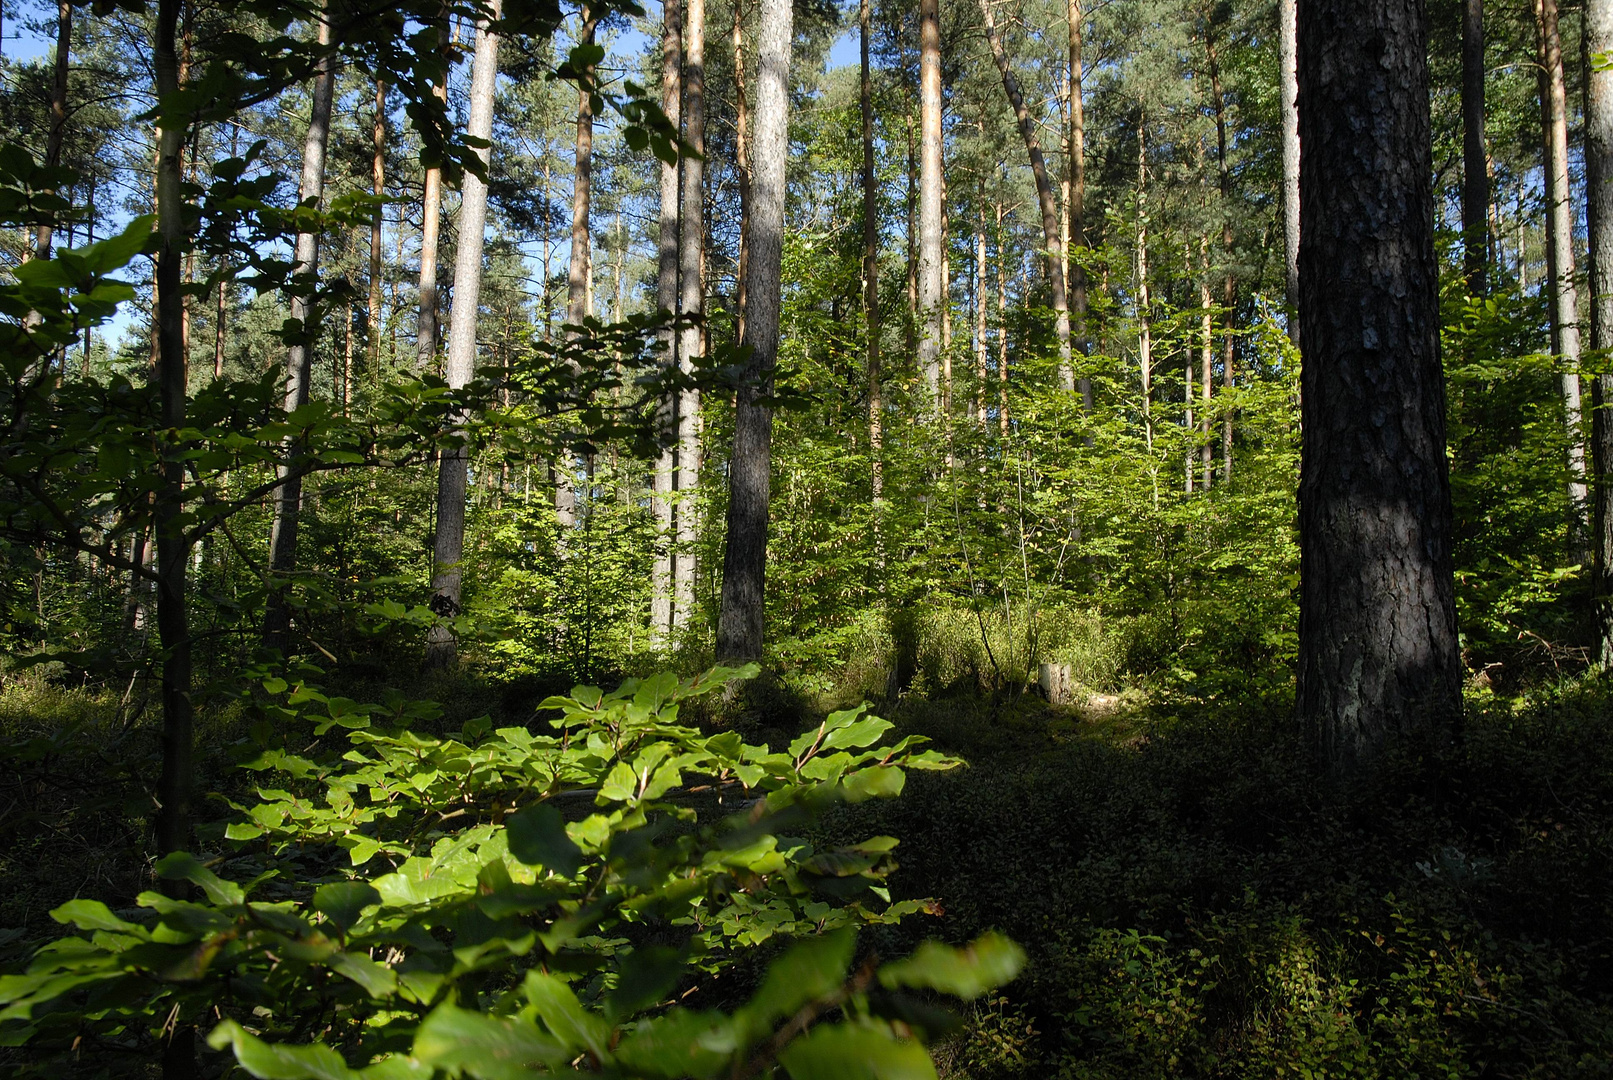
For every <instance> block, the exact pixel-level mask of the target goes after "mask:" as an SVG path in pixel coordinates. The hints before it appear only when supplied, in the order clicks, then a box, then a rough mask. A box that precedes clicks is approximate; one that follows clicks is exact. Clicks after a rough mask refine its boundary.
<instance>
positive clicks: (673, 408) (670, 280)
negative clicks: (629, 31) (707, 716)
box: [650, 0, 744, 648]
mask: <svg viewBox="0 0 1613 1080" xmlns="http://www.w3.org/2000/svg"><path fill="white" fill-rule="evenodd" d="M737 2H738V0H736V3H737ZM661 9H662V15H663V18H664V23H663V27H662V38H661V111H662V112H664V113H665V114H666V117H667V119H668V120H670V121H671V122H672V125H673V126H674V127H679V126H680V122H681V118H682V115H683V75H682V71H683V9H682V6H681V5H680V3H679V0H662V4H661ZM680 175H681V170H680V169H679V168H678V166H677V164H675V163H668V162H664V161H663V162H662V163H661V235H660V241H659V245H660V246H659V256H660V259H659V263H658V265H657V270H656V279H655V302H656V306H657V307H658V308H660V310H662V311H664V312H668V313H671V314H676V313H677V310H678V214H679V211H680V209H681V207H680V206H679V200H678V182H679V177H680ZM743 258H744V251H743V241H742V242H741V260H743ZM661 343H662V345H663V347H664V348H665V349H666V356H667V363H669V364H671V365H673V366H677V364H678V348H679V345H680V340H679V336H678V334H677V332H676V330H675V329H674V328H672V327H670V326H669V327H668V328H667V330H666V331H665V332H664V333H663V334H662V336H661ZM681 405H682V401H681V398H680V396H679V395H678V394H677V393H676V392H674V393H673V394H671V395H669V396H668V397H667V399H666V400H665V401H664V402H663V403H662V406H661V417H660V419H661V423H662V426H663V428H664V429H665V430H666V433H667V434H669V435H670V437H671V439H672V441H673V445H671V446H668V447H666V448H665V449H663V450H662V451H661V453H660V455H659V456H658V457H657V458H656V462H655V481H654V486H655V492H654V496H655V497H654V499H653V500H652V502H653V506H654V510H655V525H656V530H655V533H656V554H655V564H654V567H653V569H652V571H651V577H652V581H651V596H650V644H651V646H652V647H655V648H660V647H663V646H665V645H666V644H667V643H668V642H669V641H670V640H671V636H672V625H673V600H672V590H673V587H674V583H675V579H676V573H677V538H678V534H677V509H676V506H677V481H678V467H677V465H678V452H677V445H676V443H677V438H678V433H679V425H678V410H679V407H680V406H681Z"/></svg>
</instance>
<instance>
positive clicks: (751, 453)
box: [717, 0, 792, 661]
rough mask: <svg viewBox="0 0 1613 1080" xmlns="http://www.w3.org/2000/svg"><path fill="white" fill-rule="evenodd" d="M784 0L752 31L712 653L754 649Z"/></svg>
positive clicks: (781, 165) (770, 4)
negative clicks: (740, 294)
mask: <svg viewBox="0 0 1613 1080" xmlns="http://www.w3.org/2000/svg"><path fill="white" fill-rule="evenodd" d="M791 16H792V10H791V5H790V0H762V4H761V16H760V25H759V27H758V32H757V53H758V55H757V72H756V116H755V119H756V133H755V144H754V151H755V153H754V155H753V162H754V166H753V170H752V174H751V202H752V209H751V221H750V263H749V265H748V266H747V267H746V270H747V273H748V275H749V280H748V281H747V282H746V289H745V300H746V304H745V340H744V341H743V342H742V344H743V345H746V346H749V348H750V357H749V360H748V362H747V364H746V368H747V370H746V375H747V380H746V382H747V385H746V386H744V387H743V388H742V389H741V390H740V391H739V393H738V394H737V395H736V396H737V402H736V407H735V413H734V448H733V454H732V456H731V457H730V459H729V466H728V530H727V532H728V544H727V549H726V551H725V552H724V556H723V575H722V614H721V616H720V618H719V620H718V625H717V659H718V660H722V661H734V660H757V659H760V658H761V655H762V633H763V626H764V620H765V613H766V607H765V598H766V592H765V586H766V566H767V517H768V498H769V478H770V474H771V450H772V437H773V411H772V409H771V408H770V407H769V406H768V405H766V404H764V403H763V402H762V401H761V400H760V399H761V398H763V397H765V396H766V395H768V394H770V393H771V392H772V389H773V367H774V364H775V362H776V361H777V359H778V336H779V299H780V289H779V285H780V282H779V273H780V268H781V259H782V256H783V240H784V195H785V187H784V184H785V166H786V164H787V158H788V154H789V105H790V98H789V88H790V40H791V29H790V24H791Z"/></svg>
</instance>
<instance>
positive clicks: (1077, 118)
mask: <svg viewBox="0 0 1613 1080" xmlns="http://www.w3.org/2000/svg"><path fill="white" fill-rule="evenodd" d="M1064 14H1065V19H1066V21H1067V22H1068V23H1069V27H1068V29H1069V36H1070V68H1069V73H1068V77H1069V81H1070V133H1069V151H1070V161H1069V179H1070V184H1069V187H1070V194H1069V198H1068V200H1067V201H1066V210H1067V213H1066V217H1067V218H1068V219H1069V223H1070V232H1069V235H1068V236H1067V237H1065V244H1064V251H1063V255H1064V265H1065V267H1067V268H1068V269H1067V270H1066V273H1065V284H1066V286H1068V289H1069V294H1070V296H1069V299H1070V314H1071V318H1072V320H1073V323H1074V325H1073V326H1072V330H1071V332H1072V333H1073V335H1074V337H1075V340H1076V343H1077V344H1078V345H1079V346H1080V348H1081V352H1082V353H1083V354H1085V353H1086V349H1087V271H1086V267H1085V266H1083V265H1081V263H1080V261H1079V260H1077V259H1074V258H1072V257H1071V253H1072V249H1073V250H1077V251H1078V250H1080V249H1082V248H1084V247H1086V246H1087V229H1086V201H1087V120H1086V101H1085V86H1086V64H1085V61H1084V59H1083V56H1082V45H1083V37H1082V30H1083V26H1084V24H1085V22H1086V12H1085V11H1084V10H1083V9H1082V4H1081V0H1066V4H1065V13H1064ZM1076 385H1077V387H1078V389H1080V391H1081V408H1082V409H1083V410H1084V411H1085V412H1086V413H1087V415H1089V416H1090V415H1091V413H1092V380H1091V379H1089V378H1087V377H1086V376H1085V375H1082V376H1081V377H1080V378H1079V379H1077V380H1076Z"/></svg>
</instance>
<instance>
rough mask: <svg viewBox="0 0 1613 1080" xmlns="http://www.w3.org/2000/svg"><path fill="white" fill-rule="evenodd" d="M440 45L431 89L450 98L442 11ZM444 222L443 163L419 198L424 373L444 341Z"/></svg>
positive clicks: (429, 173)
mask: <svg viewBox="0 0 1613 1080" xmlns="http://www.w3.org/2000/svg"><path fill="white" fill-rule="evenodd" d="M438 45H439V47H440V50H441V53H442V63H443V66H442V72H441V75H442V77H441V79H440V80H439V81H438V82H436V83H435V84H434V85H433V86H432V88H431V92H432V94H434V95H435V96H436V97H437V98H438V100H440V101H442V102H444V103H446V102H447V100H448V70H449V69H448V48H449V45H448V14H447V9H446V8H445V9H444V11H443V21H442V25H441V27H440V28H439V30H438ZM441 223H442V166H440V165H430V166H427V168H426V176H425V190H424V192H423V194H422V197H421V201H420V319H419V322H418V323H417V331H416V335H415V343H416V351H415V356H416V363H417V365H418V367H419V371H420V373H421V374H424V373H426V372H428V371H430V370H432V368H433V367H435V366H436V363H437V348H438V346H439V345H440V344H441V342H440V340H439V337H438V333H439V330H440V320H439V318H438V314H437V312H438V305H437V244H438V235H437V234H438V231H439V230H440V228H441Z"/></svg>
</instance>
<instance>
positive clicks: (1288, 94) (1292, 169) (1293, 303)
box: [1227, 0, 1299, 464]
mask: <svg viewBox="0 0 1613 1080" xmlns="http://www.w3.org/2000/svg"><path fill="white" fill-rule="evenodd" d="M1298 2H1299V0H1278V3H1277V21H1278V26H1277V30H1278V43H1279V51H1280V53H1281V69H1282V110H1283V285H1284V288H1285V290H1286V292H1287V297H1286V299H1287V306H1288V337H1289V340H1291V341H1293V342H1294V344H1296V345H1297V344H1299V38H1298V33H1299V30H1298V27H1297V24H1296V22H1295V20H1296V19H1297V18H1298V14H1297V11H1296V5H1297V4H1298ZM1229 317H1230V313H1229ZM1227 460H1228V463H1229V464H1230V462H1231V457H1230V455H1229V456H1228V459H1227Z"/></svg>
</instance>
